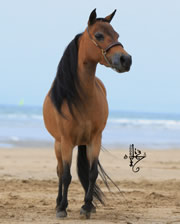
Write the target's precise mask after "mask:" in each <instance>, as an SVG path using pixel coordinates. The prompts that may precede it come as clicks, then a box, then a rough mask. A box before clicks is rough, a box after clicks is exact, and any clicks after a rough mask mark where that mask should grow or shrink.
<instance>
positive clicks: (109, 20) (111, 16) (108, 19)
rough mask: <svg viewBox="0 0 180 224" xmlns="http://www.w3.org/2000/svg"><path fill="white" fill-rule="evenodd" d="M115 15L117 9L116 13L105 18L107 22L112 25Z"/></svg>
mask: <svg viewBox="0 0 180 224" xmlns="http://www.w3.org/2000/svg"><path fill="white" fill-rule="evenodd" d="M115 13H116V9H115V10H114V12H113V13H111V14H110V15H109V16H106V17H105V20H107V22H108V23H110V22H111V20H112V18H113V17H114V15H115Z"/></svg>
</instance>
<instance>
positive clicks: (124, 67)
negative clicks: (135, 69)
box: [111, 53, 132, 73]
mask: <svg viewBox="0 0 180 224" xmlns="http://www.w3.org/2000/svg"><path fill="white" fill-rule="evenodd" d="M111 65H112V67H113V68H114V69H115V70H116V71H117V72H119V73H123V72H128V71H129V70H130V67H131V65H132V57H131V55H129V54H123V53H115V54H114V55H112V57H111Z"/></svg>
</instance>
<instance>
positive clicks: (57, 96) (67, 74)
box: [50, 34, 82, 117]
mask: <svg viewBox="0 0 180 224" xmlns="http://www.w3.org/2000/svg"><path fill="white" fill-rule="evenodd" d="M81 35H82V34H78V35H76V36H75V38H74V39H73V40H72V41H71V42H70V43H69V45H68V46H67V47H66V49H65V51H64V54H63V56H62V58H61V60H60V62H59V65H58V68H57V73H56V77H55V79H54V82H53V85H52V88H51V91H50V97H51V100H52V102H53V104H54V106H55V108H56V109H57V111H58V112H59V113H60V114H61V115H63V116H64V117H65V115H64V114H63V113H62V104H63V102H64V101H66V102H67V105H68V107H69V110H70V113H71V114H72V116H74V114H73V110H72V105H74V106H75V107H77V106H78V103H79V102H80V96H79V93H78V87H79V82H78V75H77V64H78V39H79V37H80V36H81Z"/></svg>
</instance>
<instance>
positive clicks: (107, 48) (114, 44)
mask: <svg viewBox="0 0 180 224" xmlns="http://www.w3.org/2000/svg"><path fill="white" fill-rule="evenodd" d="M87 33H88V35H89V38H90V39H91V41H92V42H93V43H94V44H95V45H96V47H98V48H99V49H100V50H101V53H102V55H103V57H104V59H105V61H106V62H107V64H108V65H109V66H110V67H111V68H112V69H113V70H116V69H115V68H114V67H113V65H112V64H111V63H110V61H109V60H108V58H107V57H106V54H107V52H108V51H109V50H110V49H111V48H112V47H114V46H117V45H120V46H121V47H123V45H122V44H121V43H120V42H118V41H116V42H113V43H111V44H110V45H109V46H107V47H106V48H105V49H103V48H102V47H101V46H100V45H99V44H98V43H97V42H96V41H95V40H94V39H93V38H92V36H91V34H90V33H89V29H88V27H87Z"/></svg>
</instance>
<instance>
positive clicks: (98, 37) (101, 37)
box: [94, 32, 104, 41]
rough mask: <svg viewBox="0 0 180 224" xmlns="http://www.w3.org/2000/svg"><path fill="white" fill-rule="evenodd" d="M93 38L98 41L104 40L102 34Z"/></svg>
mask: <svg viewBox="0 0 180 224" xmlns="http://www.w3.org/2000/svg"><path fill="white" fill-rule="evenodd" d="M94 36H95V38H96V39H97V40H98V41H103V40H104V35H103V34H102V33H99V32H97V33H95V35H94Z"/></svg>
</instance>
